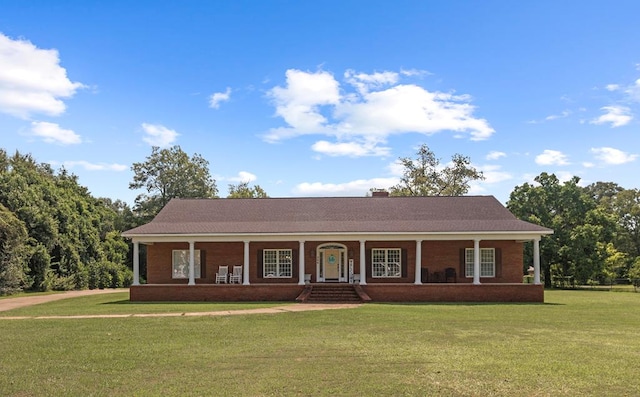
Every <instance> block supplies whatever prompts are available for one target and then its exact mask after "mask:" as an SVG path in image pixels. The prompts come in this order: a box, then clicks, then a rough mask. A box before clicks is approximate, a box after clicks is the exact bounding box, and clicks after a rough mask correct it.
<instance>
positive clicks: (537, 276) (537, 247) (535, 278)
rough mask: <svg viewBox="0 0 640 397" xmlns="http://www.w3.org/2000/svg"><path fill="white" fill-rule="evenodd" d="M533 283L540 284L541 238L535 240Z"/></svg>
mask: <svg viewBox="0 0 640 397" xmlns="http://www.w3.org/2000/svg"><path fill="white" fill-rule="evenodd" d="M533 283H534V284H541V283H540V237H536V238H535V239H533Z"/></svg>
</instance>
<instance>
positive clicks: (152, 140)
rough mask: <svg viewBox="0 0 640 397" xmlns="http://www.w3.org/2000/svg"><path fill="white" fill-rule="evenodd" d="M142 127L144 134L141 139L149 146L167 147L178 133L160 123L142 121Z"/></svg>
mask: <svg viewBox="0 0 640 397" xmlns="http://www.w3.org/2000/svg"><path fill="white" fill-rule="evenodd" d="M142 129H143V130H144V133H145V134H146V136H145V137H143V138H142V140H143V141H145V142H146V143H148V144H149V145H151V146H159V147H167V146H169V145H171V144H173V143H174V142H175V140H176V139H177V138H178V135H180V134H178V133H177V132H176V131H174V130H170V129H168V128H167V127H165V126H163V125H160V124H148V123H142Z"/></svg>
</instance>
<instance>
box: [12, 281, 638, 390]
mask: <svg viewBox="0 0 640 397" xmlns="http://www.w3.org/2000/svg"><path fill="white" fill-rule="evenodd" d="M94 298H97V297H87V298H81V299H73V302H72V304H73V306H74V308H73V309H70V308H69V309H68V312H69V313H80V312H82V310H83V307H84V310H85V311H86V313H85V314H90V313H94V310H95V306H96V305H95V301H94V300H93V299H94ZM100 298H101V299H105V300H106V301H103V303H102V305H104V306H108V305H109V303H108V302H107V301H108V300H109V299H112V300H113V302H114V303H113V304H112V306H116V307H120V308H122V309H121V310H128V309H126V308H127V306H128V305H127V304H125V303H118V302H121V298H122V297H121V296H119V294H109V295H102V296H100ZM545 301H546V303H544V304H407V305H402V304H366V305H363V306H362V307H360V308H357V309H344V310H330V311H315V312H296V313H279V314H260V315H246V316H225V317H164V318H163V317H161V318H118V319H112V318H111V319H56V320H54V319H29V320H8V319H0V335H2V339H3V343H1V344H0V357H2V361H1V362H0V395H3V396H4V395H7V396H35V395H37V396H40V395H64V396H80V395H82V396H91V395H94V396H117V395H126V396H130V395H135V396H158V395H163V396H172V395H175V396H183V395H185V396H188V395H193V396H202V395H240V396H282V395H294V396H310V395H312V396H322V395H326V396H335V395H337V396H385V395H387V396H392V395H393V396H398V395H403V396H425V395H433V396H558V395H566V396H575V395H592V396H603V395H604V396H624V395H629V396H634V395H640V382H638V381H637V379H638V368H639V367H638V362H640V338H638V332H639V330H640V294H629V293H607V292H596V291H547V292H546V293H545ZM62 302H63V301H59V302H52V303H49V304H43V305H41V307H40V309H39V310H45V309H46V307H47V306H50V305H58V304H61V303H62ZM91 302H93V303H91ZM135 305H140V304H135ZM153 305H156V306H152V305H150V306H146V308H152V307H153V308H154V309H153V310H158V311H167V310H169V307H170V306H171V305H174V304H167V310H164V309H161V308H162V307H163V305H164V304H153ZM180 305H187V308H188V307H192V308H193V309H194V311H195V310H198V308H200V307H201V305H202V304H180ZM207 305H212V306H214V307H215V306H216V305H218V304H207ZM109 307H111V306H109ZM131 307H133V306H130V308H131ZM219 307H224V305H223V304H220V306H219ZM240 307H250V306H244V304H241V305H240ZM252 307H253V306H252ZM31 309H32V310H35V307H33V308H31ZM20 310H21V311H22V314H21V315H24V314H25V312H24V310H27V309H20ZM135 310H136V311H138V312H142V311H140V310H142V309H141V308H135ZM171 310H173V309H171ZM178 310H179V311H183V310H184V311H191V310H185V307H183V306H181V307H179V308H178ZM208 310H215V309H212V308H211V307H207V311H208ZM225 310H226V309H225ZM45 311H46V310H45ZM51 311H57V309H56V310H53V309H52V310H51ZM109 312H110V313H116V312H117V310H115V309H109ZM5 314H6V315H18V310H14V311H10V312H7V313H5Z"/></svg>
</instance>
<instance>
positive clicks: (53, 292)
mask: <svg viewBox="0 0 640 397" xmlns="http://www.w3.org/2000/svg"><path fill="white" fill-rule="evenodd" d="M61 293H62V291H46V292H32V291H22V292H16V293H15V294H11V295H0V299H10V298H23V297H25V296H38V295H53V294H61Z"/></svg>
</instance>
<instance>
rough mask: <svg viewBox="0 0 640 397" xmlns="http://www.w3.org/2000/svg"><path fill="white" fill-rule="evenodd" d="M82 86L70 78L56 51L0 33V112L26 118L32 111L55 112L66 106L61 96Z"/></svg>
mask: <svg viewBox="0 0 640 397" xmlns="http://www.w3.org/2000/svg"><path fill="white" fill-rule="evenodd" d="M83 87H84V86H83V85H82V84H81V83H77V82H72V81H71V80H69V78H68V77H67V71H66V69H65V68H63V67H61V66H60V58H59V57H58V51H56V50H43V49H40V48H37V47H36V46H35V45H33V44H32V43H31V42H29V41H27V40H21V39H18V40H12V39H11V38H9V37H7V36H5V35H3V34H2V33H0V112H3V113H7V114H10V115H13V116H16V117H20V118H25V119H26V118H29V116H30V115H31V114H33V113H40V114H47V115H50V116H58V115H60V114H62V113H64V111H65V109H66V106H65V104H64V102H63V101H62V100H61V98H69V97H71V96H73V95H74V94H75V92H76V90H78V89H80V88H83Z"/></svg>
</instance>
